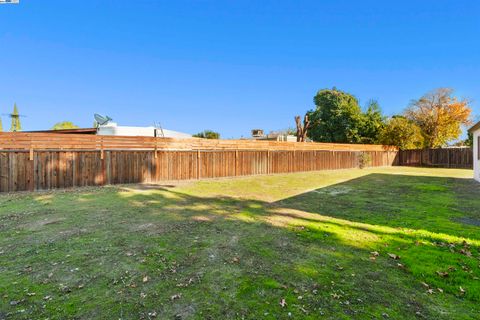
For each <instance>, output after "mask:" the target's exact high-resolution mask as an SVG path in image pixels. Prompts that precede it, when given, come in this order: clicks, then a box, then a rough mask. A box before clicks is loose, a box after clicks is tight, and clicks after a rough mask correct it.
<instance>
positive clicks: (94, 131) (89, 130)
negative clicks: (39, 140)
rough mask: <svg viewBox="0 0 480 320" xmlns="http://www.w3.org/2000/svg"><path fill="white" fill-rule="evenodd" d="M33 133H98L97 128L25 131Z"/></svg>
mask: <svg viewBox="0 0 480 320" xmlns="http://www.w3.org/2000/svg"><path fill="white" fill-rule="evenodd" d="M23 132H31V133H40V132H43V133H67V134H68V133H81V134H96V133H97V128H77V129H60V130H38V131H23Z"/></svg>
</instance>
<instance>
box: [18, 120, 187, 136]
mask: <svg viewBox="0 0 480 320" xmlns="http://www.w3.org/2000/svg"><path fill="white" fill-rule="evenodd" d="M26 132H43V133H63V134H96V135H100V136H142V137H162V138H177V139H188V138H191V137H192V135H191V134H188V133H183V132H178V131H173V130H167V129H160V128H155V127H127V126H118V125H117V124H116V123H115V122H108V123H107V124H105V125H102V126H99V127H98V128H78V129H63V130H42V131H26Z"/></svg>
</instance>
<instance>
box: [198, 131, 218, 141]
mask: <svg viewBox="0 0 480 320" xmlns="http://www.w3.org/2000/svg"><path fill="white" fill-rule="evenodd" d="M193 136H194V137H197V138H203V139H220V133H218V132H215V131H212V130H204V131H202V132H199V133H197V134H194V135H193Z"/></svg>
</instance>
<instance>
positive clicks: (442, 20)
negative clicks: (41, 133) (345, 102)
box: [0, 0, 480, 138]
mask: <svg viewBox="0 0 480 320" xmlns="http://www.w3.org/2000/svg"><path fill="white" fill-rule="evenodd" d="M479 42H480V1H476V0H471V1H454V0H452V1H442V0H431V1H430V0H421V1H419V0H415V1H385V0H378V1H368V0H363V1H358V0H351V1H341V0H336V1H318V0H317V1H298V0H297V1H280V0H276V1H266V0H262V1H247V0H241V1H154V0H150V1H148V0H137V1H122V0H116V1H114V0H104V1H93V0H91V1H52V0H49V1H39V0H21V1H20V4H19V5H0V54H1V60H0V83H1V85H0V113H5V112H10V111H11V109H12V106H13V103H14V102H17V104H18V106H19V109H20V112H21V113H22V114H26V115H27V116H28V117H27V118H24V119H22V121H23V127H24V130H34V129H48V128H50V127H51V126H52V125H53V124H54V123H55V122H58V121H62V120H70V121H73V122H74V123H76V124H78V125H80V126H82V127H88V126H91V125H92V120H93V113H94V112H98V113H102V114H107V115H109V116H111V117H112V118H114V120H115V121H116V122H118V123H119V124H122V125H151V124H152V123H153V121H158V122H161V123H162V125H163V126H164V127H165V128H168V129H173V130H179V131H184V132H189V133H195V132H198V131H200V130H203V129H214V130H218V131H219V132H220V133H221V134H222V136H223V137H225V138H230V137H240V136H241V135H244V136H247V135H249V132H250V129H252V128H263V129H265V130H267V131H268V130H275V129H282V128H286V127H289V126H293V124H294V121H293V116H294V115H296V114H303V113H304V112H305V111H306V110H307V109H310V108H312V107H313V102H312V98H313V96H314V94H315V93H316V91H317V90H318V89H321V88H326V87H327V88H330V87H333V86H336V87H337V88H339V89H342V90H345V91H348V92H350V93H353V94H354V95H355V96H357V98H358V99H359V100H360V102H361V104H362V105H364V104H365V103H366V101H368V99H371V98H374V99H377V100H378V101H379V102H380V105H381V106H382V108H383V110H384V112H385V113H386V114H388V115H392V114H395V113H399V112H401V111H402V110H403V109H404V108H405V106H406V105H407V104H408V103H409V101H410V100H411V99H414V98H418V97H419V96H420V95H422V94H423V93H425V92H426V91H429V90H430V89H433V88H436V87H441V86H448V87H453V88H455V89H456V90H457V94H458V95H459V96H466V97H469V98H471V99H473V100H474V103H473V106H474V113H475V114H476V115H478V114H480V104H479V100H480V43H479ZM2 120H3V123H4V127H7V128H9V122H8V119H7V118H6V117H5V116H2Z"/></svg>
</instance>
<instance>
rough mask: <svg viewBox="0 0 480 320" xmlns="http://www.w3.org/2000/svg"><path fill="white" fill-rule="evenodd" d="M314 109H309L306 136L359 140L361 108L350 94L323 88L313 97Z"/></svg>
mask: <svg viewBox="0 0 480 320" xmlns="http://www.w3.org/2000/svg"><path fill="white" fill-rule="evenodd" d="M313 101H314V103H315V106H316V108H315V110H310V111H309V112H308V116H309V118H310V121H311V125H310V129H309V131H308V137H309V138H310V139H312V140H313V141H319V142H344V143H345V142H346V143H358V142H361V140H362V139H361V130H362V125H363V121H362V120H363V119H362V110H361V108H360V106H359V105H358V100H357V99H356V98H355V97H354V96H353V95H351V94H349V93H346V92H343V91H340V90H337V89H336V88H333V89H331V90H330V89H323V90H320V91H318V92H317V94H316V95H315V97H314V98H313Z"/></svg>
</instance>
